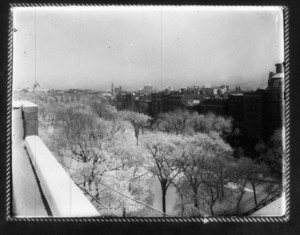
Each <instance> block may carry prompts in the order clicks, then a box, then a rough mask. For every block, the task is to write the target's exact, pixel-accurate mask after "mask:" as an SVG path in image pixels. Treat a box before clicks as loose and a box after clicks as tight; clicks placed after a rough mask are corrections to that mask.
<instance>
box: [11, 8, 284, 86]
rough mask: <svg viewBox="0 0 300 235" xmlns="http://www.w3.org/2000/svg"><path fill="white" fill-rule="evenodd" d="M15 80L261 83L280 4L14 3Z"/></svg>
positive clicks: (272, 59) (272, 57) (278, 47)
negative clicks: (29, 5) (25, 5)
mask: <svg viewBox="0 0 300 235" xmlns="http://www.w3.org/2000/svg"><path fill="white" fill-rule="evenodd" d="M13 15H14V28H15V29H16V30H15V31H16V32H14V36H13V37H14V39H13V40H14V71H13V84H14V88H23V87H32V86H33V84H34V81H35V80H37V81H38V82H39V84H40V85H41V87H43V88H48V89H52V88H54V89H70V88H82V89H95V90H105V89H109V88H110V87H111V83H112V81H113V82H114V84H115V86H122V87H123V88H125V89H126V88H131V89H138V88H140V87H143V86H144V85H145V84H151V85H153V86H154V87H156V88H158V89H160V88H164V87H166V86H168V85H171V86H172V87H173V88H176V89H177V88H180V87H186V86H191V85H197V86H203V85H205V86H214V85H222V84H235V83H237V82H238V83H239V84H249V82H250V83H253V84H257V83H259V82H260V83H261V81H263V83H264V84H266V83H267V78H268V73H269V71H274V70H275V66H274V64H275V63H280V62H283V27H282V21H283V15H282V12H281V9H280V8H279V7H257V8H249V7H248V8H232V7H231V8H221V7H218V8H217V7H211V8H204V7H202V8H201V7H198V8H196V7H186V8H178V7H172V8H170V7H123V8H120V7H90V8H88V7H85V8H83V7H64V8H60V7H52V8H46V7H45V8H41V7H39V8H14V10H13Z"/></svg>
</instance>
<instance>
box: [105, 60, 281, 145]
mask: <svg viewBox="0 0 300 235" xmlns="http://www.w3.org/2000/svg"><path fill="white" fill-rule="evenodd" d="M275 66H276V71H275V72H269V78H268V82H267V88H266V89H257V90H256V91H244V90H242V89H241V88H240V87H235V89H233V90H230V89H229V86H225V85H222V86H219V87H197V86H192V87H187V88H182V89H180V90H172V89H168V88H167V89H164V90H163V91H161V92H151V87H149V86H147V87H146V86H145V87H144V89H143V90H142V91H139V92H123V91H122V89H121V87H119V88H114V87H113V85H112V90H111V94H112V100H111V102H112V103H113V104H114V105H115V106H116V107H117V108H118V109H127V110H134V111H138V112H142V113H145V114H148V115H150V116H152V117H157V116H158V115H159V114H160V113H165V112H170V111H173V110H176V109H188V110H191V111H196V112H198V113H200V114H206V113H210V112H211V113H214V114H216V115H221V116H231V117H232V118H233V120H234V126H235V127H236V128H238V129H239V130H240V131H241V133H242V134H243V135H245V136H248V137H253V138H256V139H259V138H263V139H265V138H268V137H269V136H270V135H272V134H273V132H274V131H275V130H276V129H278V128H281V127H282V125H283V121H284V115H283V111H284V109H283V107H284V71H283V70H284V68H283V64H282V63H279V64H276V65H275ZM266 80H267V79H266Z"/></svg>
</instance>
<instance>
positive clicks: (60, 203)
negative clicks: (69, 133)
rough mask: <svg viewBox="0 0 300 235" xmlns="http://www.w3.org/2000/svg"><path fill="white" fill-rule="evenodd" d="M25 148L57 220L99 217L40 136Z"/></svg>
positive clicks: (32, 139) (28, 139) (32, 138)
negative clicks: (60, 218)
mask: <svg viewBox="0 0 300 235" xmlns="http://www.w3.org/2000/svg"><path fill="white" fill-rule="evenodd" d="M25 146H26V148H27V151H28V154H29V156H30V158H31V160H32V164H33V166H34V168H35V171H36V173H37V176H38V178H39V181H40V184H41V188H42V191H43V193H44V195H45V197H46V199H47V202H48V204H49V206H50V209H51V212H52V214H53V216H55V217H87V216H88V217H90V216H99V213H98V211H97V210H96V209H95V207H94V206H93V205H92V204H91V202H90V201H89V200H88V199H87V198H86V197H85V196H84V194H83V193H82V192H81V190H80V189H79V188H78V187H77V186H76V185H75V183H74V182H73V180H72V179H71V178H70V177H69V175H68V174H67V172H66V171H65V170H64V169H63V167H62V166H61V165H60V163H59V162H57V160H56V159H55V157H54V156H53V154H52V153H51V152H50V151H49V149H48V148H47V147H46V146H45V144H44V143H43V141H42V140H41V139H40V138H39V137H38V136H35V135H32V136H27V137H26V138H25Z"/></svg>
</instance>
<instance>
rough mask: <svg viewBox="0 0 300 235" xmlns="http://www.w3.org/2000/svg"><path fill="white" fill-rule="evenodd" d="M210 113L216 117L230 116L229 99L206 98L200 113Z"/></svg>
mask: <svg viewBox="0 0 300 235" xmlns="http://www.w3.org/2000/svg"><path fill="white" fill-rule="evenodd" d="M210 112H211V113H214V114H216V115H222V116H226V115H228V99H224V98H209V97H205V98H204V99H203V101H202V103H201V107H200V113H204V114H206V113H210Z"/></svg>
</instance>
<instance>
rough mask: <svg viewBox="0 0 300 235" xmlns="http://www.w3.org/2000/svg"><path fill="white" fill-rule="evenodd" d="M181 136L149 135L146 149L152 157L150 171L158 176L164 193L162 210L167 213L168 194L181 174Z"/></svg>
mask: <svg viewBox="0 0 300 235" xmlns="http://www.w3.org/2000/svg"><path fill="white" fill-rule="evenodd" d="M179 141H180V137H179V136H174V135H170V134H166V133H156V134H149V135H148V136H147V139H146V141H145V147H146V150H147V151H148V153H149V155H150V156H151V159H152V161H150V162H149V165H148V167H149V170H150V171H151V172H152V173H153V174H154V175H155V176H157V178H158V180H159V182H160V186H161V191H162V210H163V212H166V193H167V190H168V188H169V186H170V184H171V183H172V182H173V180H174V179H175V178H176V177H177V175H178V174H179V173H180V171H179V168H178V163H177V157H176V156H177V155H178V154H179V153H178V151H180V149H179V148H178V142H179Z"/></svg>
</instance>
